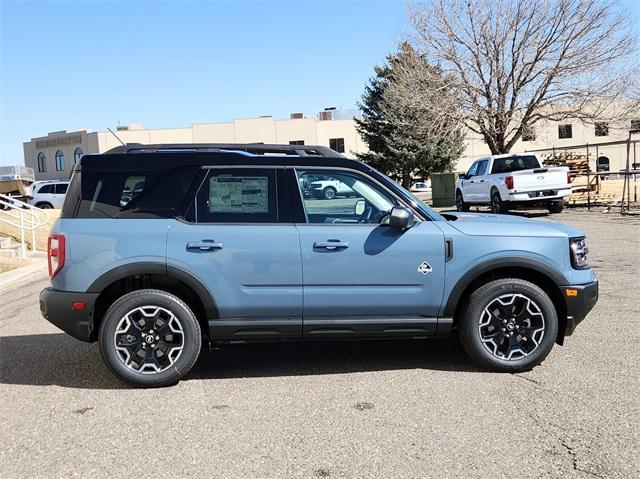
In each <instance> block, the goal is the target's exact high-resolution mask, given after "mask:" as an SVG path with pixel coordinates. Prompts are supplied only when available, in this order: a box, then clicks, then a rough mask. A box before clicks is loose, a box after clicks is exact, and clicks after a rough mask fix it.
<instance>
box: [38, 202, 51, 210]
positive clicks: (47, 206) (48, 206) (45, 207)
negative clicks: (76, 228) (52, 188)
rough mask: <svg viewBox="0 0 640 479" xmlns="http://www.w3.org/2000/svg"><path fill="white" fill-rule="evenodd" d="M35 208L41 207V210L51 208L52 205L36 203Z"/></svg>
mask: <svg viewBox="0 0 640 479" xmlns="http://www.w3.org/2000/svg"><path fill="white" fill-rule="evenodd" d="M36 208H41V209H43V210H51V209H53V205H52V204H51V203H37V204H36Z"/></svg>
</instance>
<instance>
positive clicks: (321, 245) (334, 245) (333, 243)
mask: <svg viewBox="0 0 640 479" xmlns="http://www.w3.org/2000/svg"><path fill="white" fill-rule="evenodd" d="M348 247H349V242H348V241H340V240H334V239H330V240H327V241H316V242H315V243H313V249H328V250H335V249H346V248H348Z"/></svg>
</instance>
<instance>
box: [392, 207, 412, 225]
mask: <svg viewBox="0 0 640 479" xmlns="http://www.w3.org/2000/svg"><path fill="white" fill-rule="evenodd" d="M389 226H391V227H392V228H395V229H398V230H405V229H407V228H410V227H412V226H413V211H411V210H410V209H409V208H405V207H404V206H394V207H393V209H392V210H391V212H390V213H389Z"/></svg>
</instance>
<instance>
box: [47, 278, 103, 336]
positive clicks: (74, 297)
mask: <svg viewBox="0 0 640 479" xmlns="http://www.w3.org/2000/svg"><path fill="white" fill-rule="evenodd" d="M98 294H99V293H73V292H68V291H58V290H55V289H53V288H45V289H43V290H42V291H41V292H40V312H41V313H42V316H43V317H44V318H45V319H46V320H47V321H49V322H50V323H51V324H53V325H54V326H56V327H58V328H60V329H61V330H63V331H64V332H65V333H67V334H69V335H71V336H73V337H74V338H76V339H79V340H80V341H85V342H92V341H93V339H92V337H93V306H94V303H95V301H96V298H97V297H98ZM81 302H84V303H85V307H84V308H83V309H74V308H73V307H72V304H73V303H81Z"/></svg>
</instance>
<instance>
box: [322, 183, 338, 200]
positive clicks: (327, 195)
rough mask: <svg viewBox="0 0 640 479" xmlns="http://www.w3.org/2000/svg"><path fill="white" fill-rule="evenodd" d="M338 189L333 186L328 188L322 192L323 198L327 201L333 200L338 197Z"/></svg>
mask: <svg viewBox="0 0 640 479" xmlns="http://www.w3.org/2000/svg"><path fill="white" fill-rule="evenodd" d="M336 193H337V192H336V189H335V188H334V187H333V186H327V187H326V188H325V189H324V190H322V196H323V197H324V199H325V200H332V199H334V198H335V197H336Z"/></svg>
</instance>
